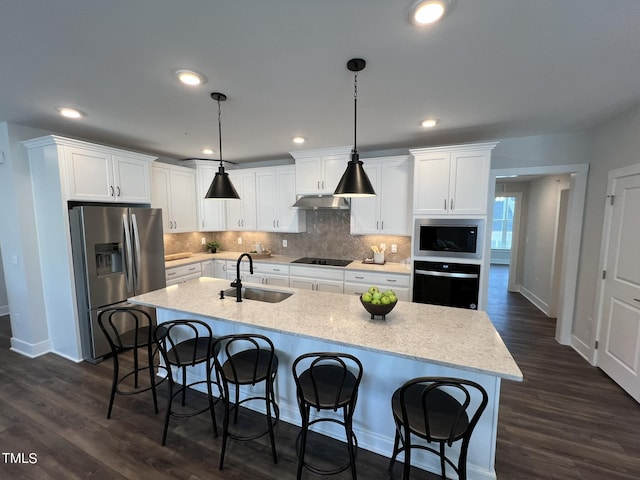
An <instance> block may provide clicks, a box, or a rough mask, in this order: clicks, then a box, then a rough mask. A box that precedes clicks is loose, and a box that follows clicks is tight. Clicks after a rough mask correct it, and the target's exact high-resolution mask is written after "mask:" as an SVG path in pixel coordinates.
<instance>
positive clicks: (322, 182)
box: [322, 180, 324, 190]
mask: <svg viewBox="0 0 640 480" xmlns="http://www.w3.org/2000/svg"><path fill="white" fill-rule="evenodd" d="M322 189H323V190H324V180H322Z"/></svg>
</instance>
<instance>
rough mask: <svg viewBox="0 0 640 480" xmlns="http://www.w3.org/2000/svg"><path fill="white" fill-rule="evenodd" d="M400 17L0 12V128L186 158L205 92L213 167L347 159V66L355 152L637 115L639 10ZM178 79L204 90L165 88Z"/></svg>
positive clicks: (286, 7) (328, 1)
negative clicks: (294, 155)
mask: <svg viewBox="0 0 640 480" xmlns="http://www.w3.org/2000/svg"><path fill="white" fill-rule="evenodd" d="M409 3H410V0H348V1H344V0H244V1H239V0H234V1H229V0H226V1H225V0H187V1H175V0H109V1H104V0H51V1H44V2H37V1H29V0H23V1H19V0H4V1H3V2H2V4H1V5H0V32H1V33H2V41H0V121H10V122H16V123H20V124H23V125H29V126H33V127H38V128H43V129H47V130H51V131H54V132H58V133H62V134H65V135H69V136H75V137H80V138H85V139H88V140H92V141H97V142H102V143H108V144H112V145H118V146H123V147H127V148H132V149H135V150H139V151H145V152H149V153H156V154H159V155H161V156H168V157H172V158H187V157H202V156H203V155H202V153H201V150H202V148H203V147H205V146H213V147H216V146H217V144H218V134H217V106H216V104H215V102H213V101H212V100H211V98H210V93H211V92H213V91H220V92H223V93H225V94H226V95H227V96H228V101H227V102H225V103H223V104H222V121H223V129H222V131H223V152H224V157H225V159H229V160H235V161H237V160H240V161H251V160H266V159H279V158H287V157H288V155H287V152H289V151H293V150H300V149H309V148H312V149H315V148H325V147H335V146H341V145H349V144H352V143H353V73H351V72H349V71H348V70H347V68H346V62H347V60H349V59H350V58H353V57H362V58H364V59H365V60H367V67H366V69H365V70H364V71H363V72H361V73H360V74H359V76H358V147H359V149H360V151H361V152H362V153H366V152H367V151H374V150H387V149H394V148H400V147H420V146H428V145H435V144H442V143H448V142H460V141H475V140H478V139H490V138H500V137H507V136H521V135H535V134H541V133H550V132H560V131H571V130H576V129H584V128H588V127H590V126H593V125H594V124H596V123H597V122H600V121H602V120H603V119H606V118H607V117H608V116H610V115H611V114H613V113H615V112H618V111H621V110H623V109H625V108H628V107H630V106H632V104H635V103H637V102H638V101H640V89H639V88H638V87H639V85H640V1H638V0H535V1H533V0H456V1H455V5H454V9H453V11H452V12H451V13H450V15H448V16H447V17H446V18H445V19H444V20H443V21H442V22H441V23H440V24H437V25H435V26H432V27H430V28H424V29H419V28H416V27H414V26H412V25H410V24H409V23H408V22H407V21H406V20H405V16H404V11H405V8H406V7H407V5H408V4H409ZM181 67H183V68H190V69H195V70H198V71H200V72H202V73H204V74H205V75H206V76H207V77H208V79H209V81H208V83H207V84H205V85H204V86H201V87H198V88H186V87H184V86H182V85H180V84H178V82H177V81H176V79H175V77H174V76H173V74H172V72H173V71H174V70H176V69H178V68H181ZM59 105H66V106H74V107H76V108H79V109H80V110H82V111H84V112H86V113H87V114H88V116H87V117H86V118H84V119H82V120H81V121H70V120H67V119H63V118H60V117H58V116H57V114H56V112H55V110H54V108H55V107H56V106H59ZM430 116H435V117H437V118H439V119H441V123H440V124H439V125H438V126H437V127H436V128H435V129H432V130H429V131H426V130H424V129H422V128H421V127H420V125H419V123H420V121H421V120H423V119H424V118H426V117H430ZM295 135H302V136H304V137H307V138H308V139H309V141H308V142H307V143H306V144H305V145H304V146H302V147H300V146H294V145H293V144H292V143H291V137H293V136H295ZM217 155H218V154H217V153H215V154H214V156H213V157H214V158H217Z"/></svg>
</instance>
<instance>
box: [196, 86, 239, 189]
mask: <svg viewBox="0 0 640 480" xmlns="http://www.w3.org/2000/svg"><path fill="white" fill-rule="evenodd" d="M211 98H212V99H214V100H215V101H216V102H218V138H219V139H220V144H219V148H218V150H219V152H220V166H219V167H218V172H217V173H216V175H215V177H213V181H212V182H211V186H210V187H209V190H208V191H207V194H206V195H205V196H204V198H240V195H238V192H237V191H236V189H235V187H234V186H233V183H231V179H230V178H229V174H228V173H227V172H225V171H224V164H223V163H222V162H224V161H226V160H222V120H221V115H220V114H221V110H220V102H224V101H225V100H226V99H227V96H226V95H225V94H224V93H216V92H214V93H212V94H211Z"/></svg>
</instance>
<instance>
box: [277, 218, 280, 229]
mask: <svg viewBox="0 0 640 480" xmlns="http://www.w3.org/2000/svg"><path fill="white" fill-rule="evenodd" d="M276 227H278V228H280V220H276Z"/></svg>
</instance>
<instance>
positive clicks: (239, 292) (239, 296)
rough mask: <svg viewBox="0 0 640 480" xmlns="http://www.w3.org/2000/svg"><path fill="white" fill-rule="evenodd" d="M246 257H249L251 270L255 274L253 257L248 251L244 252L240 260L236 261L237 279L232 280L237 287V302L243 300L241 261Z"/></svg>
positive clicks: (232, 284)
mask: <svg viewBox="0 0 640 480" xmlns="http://www.w3.org/2000/svg"><path fill="white" fill-rule="evenodd" d="M244 257H249V272H251V275H253V258H251V255H249V254H248V253H243V254H242V255H240V256H239V257H238V262H237V263H236V279H235V280H234V281H233V282H231V286H232V287H236V302H241V301H242V282H241V281H240V262H242V259H243V258H244Z"/></svg>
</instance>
